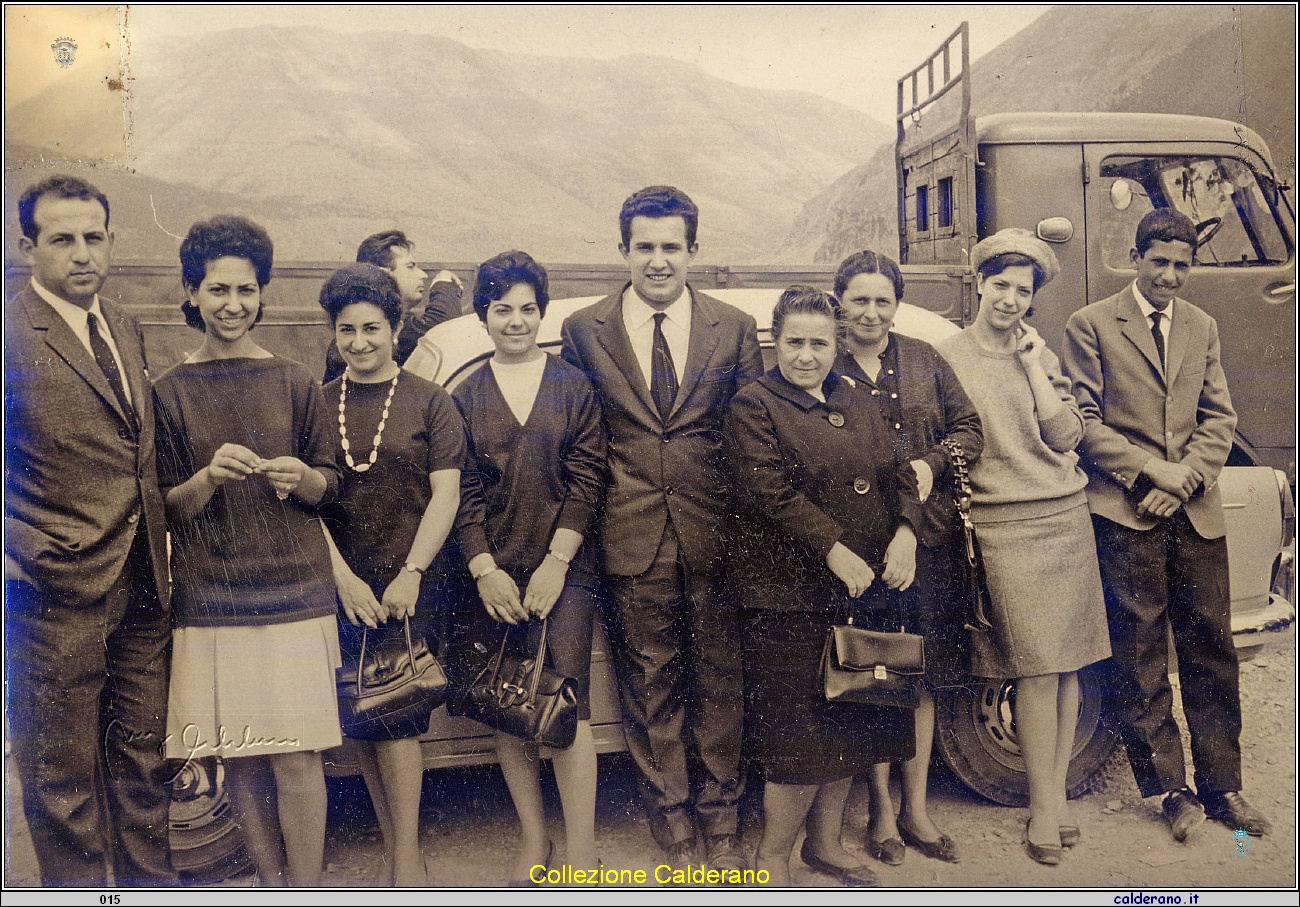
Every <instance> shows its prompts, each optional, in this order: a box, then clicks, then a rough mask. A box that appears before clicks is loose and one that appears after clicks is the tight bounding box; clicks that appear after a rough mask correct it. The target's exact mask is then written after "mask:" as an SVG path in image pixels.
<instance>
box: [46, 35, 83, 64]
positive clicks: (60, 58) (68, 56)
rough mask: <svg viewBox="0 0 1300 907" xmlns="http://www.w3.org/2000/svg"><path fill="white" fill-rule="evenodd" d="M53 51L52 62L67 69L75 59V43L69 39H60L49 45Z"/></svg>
mask: <svg viewBox="0 0 1300 907" xmlns="http://www.w3.org/2000/svg"><path fill="white" fill-rule="evenodd" d="M50 50H52V51H54V62H55V63H58V64H59V66H61V67H62V68H63V69H67V68H68V67H69V66H71V65H72V64H73V62H74V61H75V60H76V59H77V42H76V41H73V40H72V39H71V38H60V39H59V40H57V41H55V42H54V43H53V44H51V45H50Z"/></svg>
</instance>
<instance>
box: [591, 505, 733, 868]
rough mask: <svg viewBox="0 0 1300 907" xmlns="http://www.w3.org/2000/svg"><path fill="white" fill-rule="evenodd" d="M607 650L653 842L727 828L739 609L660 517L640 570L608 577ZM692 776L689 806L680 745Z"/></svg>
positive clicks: (729, 831)
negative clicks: (695, 761)
mask: <svg viewBox="0 0 1300 907" xmlns="http://www.w3.org/2000/svg"><path fill="white" fill-rule="evenodd" d="M609 585H610V592H611V593H612V596H613V599H614V603H615V610H616V614H615V619H614V621H613V631H614V632H613V637H614V638H613V648H614V658H615V667H616V668H617V670H618V679H619V693H620V699H621V700H622V704H623V729H624V733H625V735H626V737H627V744H628V750H629V751H630V752H631V753H632V758H633V759H634V760H636V764H637V768H638V769H640V772H641V779H642V788H643V791H644V794H645V800H646V806H647V811H648V812H649V814H650V830H651V832H652V833H653V834H654V837H655V840H656V841H657V842H658V843H659V845H660V846H661V847H664V848H668V847H671V846H672V845H674V844H677V843H679V842H682V841H689V840H692V839H693V838H694V837H695V834H696V823H697V822H698V825H699V830H700V831H701V832H702V833H703V834H704V835H706V836H713V835H730V834H736V832H737V810H736V804H737V802H738V801H739V799H740V795H741V793H742V791H743V788H744V779H743V777H742V776H741V773H740V746H741V734H742V731H743V724H744V694H743V673H742V668H741V661H740V620H739V611H738V610H737V609H736V607H735V606H734V605H733V604H732V603H731V602H727V601H725V600H724V597H723V595H722V594H721V593H722V582H721V580H720V579H719V578H718V577H716V576H701V575H698V574H695V573H693V572H692V571H691V569H690V567H689V566H688V565H687V564H686V562H685V560H684V559H683V557H682V554H681V551H680V548H679V546H678V541H677V533H676V531H675V530H674V529H673V527H672V523H671V522H670V523H669V524H668V526H667V528H666V529H665V531H664V535H663V538H662V539H661V540H660V542H659V552H658V554H657V555H656V556H655V560H654V563H652V564H651V565H650V569H649V570H647V571H646V572H645V573H643V574H641V575H639V576H611V577H609ZM688 742H693V743H694V745H695V749H696V750H697V752H698V755H699V764H700V766H701V767H702V777H700V778H697V787H698V793H697V794H696V797H695V800H694V810H693V811H694V817H693V816H692V808H691V779H690V777H689V774H688V768H687V758H688V757H687V745H688Z"/></svg>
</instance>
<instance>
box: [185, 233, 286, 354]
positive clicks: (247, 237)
mask: <svg viewBox="0 0 1300 907" xmlns="http://www.w3.org/2000/svg"><path fill="white" fill-rule="evenodd" d="M274 257H275V247H274V246H273V245H272V243H271V237H270V236H268V235H267V233H266V231H265V230H263V229H262V228H261V227H259V226H258V225H257V224H255V223H253V222H252V221H251V220H249V219H248V218H246V217H238V216H236V215H233V214H218V215H217V216H216V217H213V218H211V219H209V220H201V221H199V222H198V223H196V224H195V225H194V226H192V227H190V232H189V233H187V234H185V241H184V242H182V243H181V283H182V284H184V285H185V287H186V289H188V290H191V291H194V290H197V289H198V288H199V285H200V284H201V283H203V278H204V277H206V276H207V273H208V264H209V263H211V262H214V261H216V260H217V259H218V258H242V259H244V260H245V261H247V262H248V263H249V264H251V265H252V266H253V271H254V273H255V274H256V275H257V285H258V287H259V288H260V287H265V286H266V285H267V284H268V283H270V282H271V264H272V262H273V260H274ZM262 311H263V307H262V306H261V305H259V306H258V309H257V317H256V318H255V319H254V320H253V324H257V323H258V322H259V321H261V320H262ZM181 312H182V313H183V314H184V315H185V323H186V324H188V325H189V326H190V327H192V328H195V329H196V330H200V331H206V330H207V328H206V327H204V324H203V315H202V313H200V312H199V309H198V306H196V305H194V303H192V302H190V300H189V299H188V298H187V299H186V300H185V301H184V302H182V303H181Z"/></svg>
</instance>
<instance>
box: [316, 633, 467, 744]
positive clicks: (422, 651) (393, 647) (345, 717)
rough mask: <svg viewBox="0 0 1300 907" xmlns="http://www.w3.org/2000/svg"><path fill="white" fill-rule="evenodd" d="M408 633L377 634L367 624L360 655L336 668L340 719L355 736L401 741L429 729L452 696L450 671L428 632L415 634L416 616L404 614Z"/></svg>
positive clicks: (344, 731)
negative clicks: (430, 643) (428, 640)
mask: <svg viewBox="0 0 1300 907" xmlns="http://www.w3.org/2000/svg"><path fill="white" fill-rule="evenodd" d="M402 623H403V630H404V633H402V634H398V633H392V632H390V633H387V634H381V633H380V632H379V631H375V635H382V636H384V637H386V638H383V639H381V640H380V641H379V642H378V643H374V644H372V643H373V642H374V641H373V639H372V638H371V630H370V628H369V627H363V628H362V632H361V654H360V655H359V656H358V657H357V659H356V661H355V662H353V661H351V660H350V659H349V658H348V657H346V656H345V657H344V663H343V666H342V667H340V668H339V669H338V671H337V673H336V675H335V676H336V679H337V683H338V694H339V724H340V725H341V726H342V728H343V734H344V736H347V737H351V738H353V739H354V740H401V739H403V738H406V737H418V736H419V735H421V734H423V733H425V732H426V731H428V729H429V717H430V715H432V713H433V710H434V709H436V708H437V707H438V706H440V705H442V704H443V702H444V701H445V700H446V698H447V675H446V673H445V672H444V671H443V669H442V665H441V664H439V663H438V659H436V658H434V657H433V655H432V654H431V653H430V652H429V647H428V645H427V644H426V643H425V641H424V639H423V637H421V638H420V639H419V640H418V641H413V640H412V639H411V620H410V618H409V617H408V618H403V620H402Z"/></svg>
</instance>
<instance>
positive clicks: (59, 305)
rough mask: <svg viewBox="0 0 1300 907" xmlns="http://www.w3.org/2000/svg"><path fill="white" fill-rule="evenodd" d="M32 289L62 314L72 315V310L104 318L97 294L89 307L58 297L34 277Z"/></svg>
mask: <svg viewBox="0 0 1300 907" xmlns="http://www.w3.org/2000/svg"><path fill="white" fill-rule="evenodd" d="M32 289H33V290H35V291H36V295H37V296H39V297H41V298H42V299H44V300H45V301H46V302H48V303H49V304H50V305H52V306H54V308H55V310H56V311H58V312H60V313H70V310H72V309H75V310H77V311H78V312H81V313H82V314H83V315H84V314H86V313H88V312H94V313H96V314H97V315H98V316H99V318H100V319H101V320H102V319H103V317H104V316H103V313H102V312H100V308H99V294H98V293H96V294H95V298H94V299H92V300H91V301H90V305H89V306H88V307H87V306H80V305H77V304H76V303H75V302H68V300H66V299H64V298H63V297H62V296H56V295H55V294H53V293H51V292H50V291H49V290H47V289H45V287H43V286H41V282H40V281H39V280H37V279H36V277H35V276H34V275H33V276H32Z"/></svg>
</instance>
